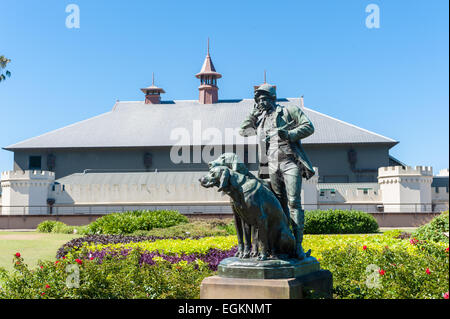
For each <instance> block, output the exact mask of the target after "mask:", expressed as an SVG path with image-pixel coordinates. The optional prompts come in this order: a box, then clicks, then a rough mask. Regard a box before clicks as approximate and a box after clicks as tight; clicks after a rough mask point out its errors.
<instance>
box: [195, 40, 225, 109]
mask: <svg viewBox="0 0 450 319" xmlns="http://www.w3.org/2000/svg"><path fill="white" fill-rule="evenodd" d="M195 77H196V78H198V79H200V86H199V88H198V90H199V103H201V104H213V103H217V101H218V100H219V95H218V91H219V87H218V86H217V79H220V78H221V77H222V75H221V74H220V73H218V72H216V68H215V67H214V64H213V62H212V60H211V56H210V54H209V38H208V45H207V49H206V58H205V61H204V62H203V66H202V69H201V70H200V72H199V73H197V74H196V75H195Z"/></svg>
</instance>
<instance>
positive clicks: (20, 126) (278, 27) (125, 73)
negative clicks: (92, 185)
mask: <svg viewBox="0 0 450 319" xmlns="http://www.w3.org/2000/svg"><path fill="white" fill-rule="evenodd" d="M71 3H74V4H77V5H78V6H79V8H80V28H79V29H68V28H66V25H65V21H66V17H67V15H68V13H66V12H65V8H66V6H67V5H68V4H71ZM371 3H375V4H377V5H378V6H379V8H380V28H378V29H368V28H367V27H366V25H365V20H366V17H367V15H368V13H366V12H365V8H366V6H367V5H368V4H371ZM0 8H1V9H0V10H1V11H0V55H5V56H7V57H8V58H10V59H12V62H11V63H10V65H9V68H8V69H9V70H10V71H11V73H12V76H11V78H10V79H7V80H6V81H5V82H2V83H0V111H1V113H0V118H1V122H0V127H1V132H2V133H1V134H0V147H5V146H8V145H10V144H13V143H16V142H19V141H22V140H24V139H27V138H30V137H34V136H37V135H40V134H43V133H45V132H48V131H51V130H54V129H57V128H61V127H63V126H66V125H69V124H72V123H74V122H77V121H80V120H84V119H87V118H90V117H92V116H95V115H98V114H101V113H104V112H107V111H109V110H111V108H112V106H113V104H114V102H115V100H116V99H117V98H118V99H120V100H142V99H143V94H142V92H141V91H140V90H139V88H141V87H144V86H148V85H150V84H151V74H152V72H155V75H156V84H157V85H159V86H161V87H163V88H164V89H165V90H166V92H167V94H165V95H164V96H163V99H168V100H170V99H197V98H198V89H197V88H198V85H199V83H198V80H197V79H196V78H195V77H194V75H195V74H196V73H197V72H199V71H200V68H201V65H202V63H203V60H204V58H205V53H206V52H205V51H206V40H207V38H208V37H210V39H211V56H212V59H213V61H214V64H215V66H216V69H217V71H218V72H220V73H222V75H223V78H222V79H220V80H219V86H220V91H219V94H220V95H219V96H220V98H222V99H226V98H251V97H252V87H253V85H256V84H260V83H261V82H262V81H263V70H264V69H266V70H267V80H268V82H269V83H272V84H276V85H277V88H278V96H279V97H299V96H300V95H302V94H303V95H304V96H305V105H306V106H307V107H309V108H312V109H315V110H317V111H319V112H322V113H325V114H328V115H330V116H333V117H336V118H338V119H341V120H343V121H346V122H349V123H352V124H354V125H357V126H360V127H362V128H365V129H368V130H370V131H373V132H376V133H378V134H381V135H384V136H387V137H390V138H393V139H395V140H398V141H400V144H398V145H397V146H395V147H394V148H392V149H391V154H392V155H393V156H395V157H397V158H398V159H399V160H401V161H403V162H405V163H406V164H408V165H431V166H433V169H434V171H435V173H437V172H438V171H439V169H442V168H447V167H449V164H448V163H449V149H448V143H449V140H448V139H449V138H448V134H449V113H448V103H449V93H448V86H449V83H448V82H449V73H448V72H449V64H448V62H449V43H448V38H449V34H448V28H449V20H448V12H449V8H448V1H447V0H432V1H411V0H409V1H406V0H396V1H392V0H390V1H372V0H369V1H365V0H346V1H344V0H341V1H336V0H329V1H325V0H319V1H305V0H303V1H300V0H298V1H277V2H276V1H242V0H240V1H234V0H228V1H221V2H219V1H167V0H164V1H151V0H146V1H144V0H128V1H125V0H121V1H119V0H117V1H111V0H110V1H106V0H96V1H92V0H71V1H65V0H48V1H31V0H30V1H23V0H22V1H21V0H1V1H0ZM12 165H13V156H12V153H11V152H8V151H5V150H0V170H1V171H3V170H9V169H12Z"/></svg>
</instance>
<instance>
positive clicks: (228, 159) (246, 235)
mask: <svg viewBox="0 0 450 319" xmlns="http://www.w3.org/2000/svg"><path fill="white" fill-rule="evenodd" d="M208 166H209V169H212V168H214V167H217V166H226V167H228V168H229V169H231V170H233V171H235V172H238V173H241V174H243V175H245V176H247V177H248V178H255V179H256V178H257V177H255V176H254V175H253V174H252V173H251V172H250V171H249V170H248V169H247V167H246V166H245V164H244V163H242V162H241V161H240V160H239V157H238V156H237V155H236V154H235V153H223V154H222V155H220V156H219V157H218V158H217V159H215V160H214V161H211V162H209V163H208ZM260 181H261V182H262V183H265V182H264V181H262V180H260ZM267 186H268V187H270V186H269V184H267ZM230 201H231V209H232V210H233V215H234V224H235V226H236V234H237V239H238V250H237V252H236V255H235V257H239V258H249V257H257V255H258V240H257V230H256V228H255V227H252V226H251V225H249V224H248V223H246V222H245V221H244V219H243V218H242V215H243V213H242V212H240V211H239V208H237V207H236V205H235V204H234V202H233V199H232V198H230Z"/></svg>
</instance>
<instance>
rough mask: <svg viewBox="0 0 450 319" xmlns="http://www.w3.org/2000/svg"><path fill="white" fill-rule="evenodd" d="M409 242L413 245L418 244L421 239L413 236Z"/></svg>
mask: <svg viewBox="0 0 450 319" xmlns="http://www.w3.org/2000/svg"><path fill="white" fill-rule="evenodd" d="M409 242H410V244H411V245H416V244H417V243H418V242H419V240H418V239H416V238H413V239H411V240H410V241H409Z"/></svg>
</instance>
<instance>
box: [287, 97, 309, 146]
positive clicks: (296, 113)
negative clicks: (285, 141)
mask: <svg viewBox="0 0 450 319" xmlns="http://www.w3.org/2000/svg"><path fill="white" fill-rule="evenodd" d="M287 111H288V112H289V114H290V115H291V117H292V119H293V120H294V121H295V122H296V123H297V126H296V127H295V128H293V129H291V130H289V131H288V137H289V140H290V141H291V142H296V141H298V140H300V139H302V138H305V137H308V136H310V135H311V134H312V133H314V126H313V124H312V123H311V121H310V120H309V118H308V117H307V116H306V114H305V113H304V112H303V111H302V110H301V109H300V108H299V107H296V106H289V107H288V108H287Z"/></svg>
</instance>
